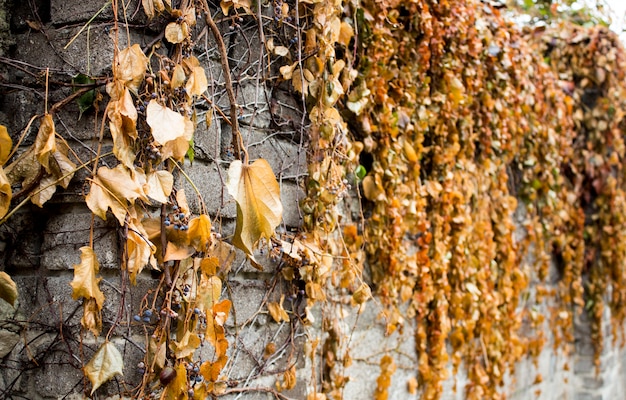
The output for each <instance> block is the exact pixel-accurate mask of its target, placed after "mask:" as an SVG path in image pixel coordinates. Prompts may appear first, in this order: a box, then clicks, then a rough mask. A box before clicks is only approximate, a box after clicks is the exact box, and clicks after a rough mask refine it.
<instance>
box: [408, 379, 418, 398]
mask: <svg viewBox="0 0 626 400" xmlns="http://www.w3.org/2000/svg"><path fill="white" fill-rule="evenodd" d="M406 390H407V391H408V392H409V393H410V394H417V378H415V377H414V376H412V377H410V378H409V380H408V381H407V382H406Z"/></svg>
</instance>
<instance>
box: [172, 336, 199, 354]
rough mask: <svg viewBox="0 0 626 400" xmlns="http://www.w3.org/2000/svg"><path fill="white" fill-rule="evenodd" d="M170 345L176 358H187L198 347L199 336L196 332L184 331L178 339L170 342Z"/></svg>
mask: <svg viewBox="0 0 626 400" xmlns="http://www.w3.org/2000/svg"><path fill="white" fill-rule="evenodd" d="M172 347H173V351H174V354H176V358H187V357H189V356H191V355H193V353H194V352H195V351H196V349H197V348H198V347H200V338H199V337H198V335H197V334H196V333H192V332H190V331H185V334H184V335H183V337H182V338H181V339H180V341H178V342H172Z"/></svg>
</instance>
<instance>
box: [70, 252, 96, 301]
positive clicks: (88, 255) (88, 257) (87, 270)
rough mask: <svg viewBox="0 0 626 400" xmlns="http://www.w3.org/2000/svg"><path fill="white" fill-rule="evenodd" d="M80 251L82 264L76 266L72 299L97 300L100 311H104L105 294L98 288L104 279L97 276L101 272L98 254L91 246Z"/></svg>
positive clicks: (72, 283) (72, 284)
mask: <svg viewBox="0 0 626 400" xmlns="http://www.w3.org/2000/svg"><path fill="white" fill-rule="evenodd" d="M80 251H81V254H80V263H79V264H75V265H74V280H72V282H71V283H70V285H71V286H72V288H73V289H74V290H73V291H72V298H73V299H74V300H77V299H79V298H80V297H84V298H86V299H95V300H96V303H97V304H98V310H102V305H103V304H104V294H103V293H102V292H101V291H100V288H99V287H98V284H99V283H100V280H102V278H98V277H97V276H96V275H97V274H98V271H99V270H100V265H99V264H98V259H97V257H96V253H94V251H93V249H92V248H91V247H89V246H84V247H81V248H80Z"/></svg>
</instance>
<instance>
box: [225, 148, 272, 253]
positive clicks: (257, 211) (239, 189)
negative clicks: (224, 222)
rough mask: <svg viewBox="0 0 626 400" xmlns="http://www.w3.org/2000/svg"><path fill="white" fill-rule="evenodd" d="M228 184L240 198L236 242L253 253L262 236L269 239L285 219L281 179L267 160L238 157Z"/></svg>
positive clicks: (234, 240)
mask: <svg viewBox="0 0 626 400" xmlns="http://www.w3.org/2000/svg"><path fill="white" fill-rule="evenodd" d="M226 187H227V188H228V192H229V193H230V194H231V196H233V197H234V198H235V200H236V202H237V226H236V230H235V237H234V238H233V244H234V245H235V246H237V247H238V248H239V249H241V250H243V251H244V252H245V253H247V254H248V255H252V251H253V248H254V247H255V246H256V244H257V242H258V241H259V239H261V238H262V237H265V238H267V239H269V238H270V237H271V236H272V235H273V234H274V229H276V227H277V226H278V224H280V221H281V219H282V215H283V205H282V203H281V202H280V188H279V186H278V182H277V181H276V177H275V176H274V172H273V171H272V167H270V165H269V163H268V162H267V161H266V160H264V159H259V160H257V161H255V162H254V163H252V164H251V165H243V164H242V163H241V161H239V160H236V161H233V162H232V163H231V165H230V169H229V170H228V182H227V184H226Z"/></svg>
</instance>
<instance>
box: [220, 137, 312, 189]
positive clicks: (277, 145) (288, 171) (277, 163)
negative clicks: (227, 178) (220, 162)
mask: <svg viewBox="0 0 626 400" xmlns="http://www.w3.org/2000/svg"><path fill="white" fill-rule="evenodd" d="M231 132H232V130H231V128H230V126H225V127H224V128H223V129H222V146H223V148H228V147H229V146H230V144H231V137H232V136H231V135H232V134H231ZM240 132H241V136H242V139H243V142H244V145H245V146H246V148H247V150H248V154H249V156H250V160H251V161H254V160H256V159H259V158H263V159H265V160H267V162H268V163H269V164H270V165H271V166H272V170H273V171H274V174H275V175H276V177H277V178H278V179H281V178H282V179H295V178H296V177H303V176H305V175H306V173H307V160H306V150H305V149H304V148H303V147H302V146H300V145H299V144H297V143H295V142H292V141H289V140H282V139H280V138H279V136H278V135H274V136H272V135H270V134H268V132H265V131H260V130H256V129H251V128H250V127H248V126H245V125H242V126H240ZM222 158H223V159H229V157H228V155H223V157H222ZM230 159H232V157H231V158H230Z"/></svg>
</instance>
